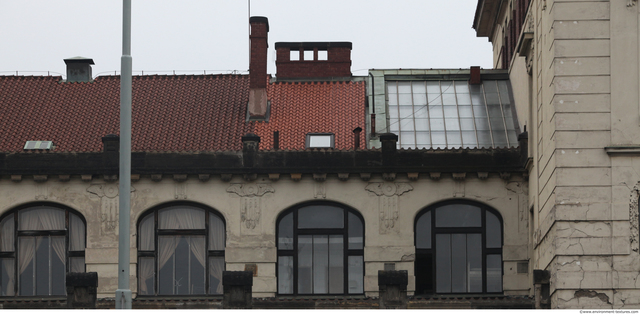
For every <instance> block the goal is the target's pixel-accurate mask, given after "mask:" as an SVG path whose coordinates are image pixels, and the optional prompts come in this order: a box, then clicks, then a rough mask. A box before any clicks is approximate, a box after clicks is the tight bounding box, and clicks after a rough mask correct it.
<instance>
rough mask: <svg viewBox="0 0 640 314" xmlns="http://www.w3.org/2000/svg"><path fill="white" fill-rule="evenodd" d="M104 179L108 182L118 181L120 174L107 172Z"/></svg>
mask: <svg viewBox="0 0 640 314" xmlns="http://www.w3.org/2000/svg"><path fill="white" fill-rule="evenodd" d="M103 179H104V181H106V182H116V181H118V175H117V174H111V175H109V174H105V175H104V176H103Z"/></svg>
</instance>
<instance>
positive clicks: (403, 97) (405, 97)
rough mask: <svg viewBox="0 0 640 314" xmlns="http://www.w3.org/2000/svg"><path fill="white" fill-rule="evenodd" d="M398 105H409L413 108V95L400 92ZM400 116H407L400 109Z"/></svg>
mask: <svg viewBox="0 0 640 314" xmlns="http://www.w3.org/2000/svg"><path fill="white" fill-rule="evenodd" d="M398 105H399V106H400V108H402V107H409V108H413V107H412V105H413V97H411V94H399V95H398ZM400 116H401V117H405V116H403V115H402V111H400Z"/></svg>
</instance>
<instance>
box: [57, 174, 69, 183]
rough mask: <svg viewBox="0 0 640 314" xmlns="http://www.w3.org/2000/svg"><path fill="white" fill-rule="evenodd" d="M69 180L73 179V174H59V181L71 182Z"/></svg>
mask: <svg viewBox="0 0 640 314" xmlns="http://www.w3.org/2000/svg"><path fill="white" fill-rule="evenodd" d="M69 180H71V175H68V174H60V175H58V181H60V182H69Z"/></svg>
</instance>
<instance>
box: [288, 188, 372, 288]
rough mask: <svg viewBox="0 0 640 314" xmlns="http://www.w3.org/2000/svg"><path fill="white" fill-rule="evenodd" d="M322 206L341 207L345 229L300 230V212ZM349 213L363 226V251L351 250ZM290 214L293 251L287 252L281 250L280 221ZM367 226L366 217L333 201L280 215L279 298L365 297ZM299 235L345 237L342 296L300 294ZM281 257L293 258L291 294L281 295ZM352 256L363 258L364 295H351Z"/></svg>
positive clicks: (306, 205) (313, 204)
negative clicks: (350, 264) (350, 268)
mask: <svg viewBox="0 0 640 314" xmlns="http://www.w3.org/2000/svg"><path fill="white" fill-rule="evenodd" d="M322 205H326V206H333V207H339V208H341V209H342V210H343V214H344V225H343V228H313V229H312V228H303V229H300V228H298V211H299V210H300V209H302V208H306V207H308V206H322ZM349 213H351V214H353V215H354V216H355V217H356V218H358V219H359V220H360V223H361V224H362V249H349V220H348V219H349ZM289 214H293V217H292V220H293V226H292V228H293V244H292V245H293V249H291V250H287V249H280V248H279V236H280V221H281V220H282V219H284V218H285V217H287V216H288V215H289ZM365 228H366V226H365V223H364V217H363V216H362V215H361V214H360V213H359V212H358V211H357V210H355V209H353V208H351V207H349V206H346V205H344V204H340V203H337V202H331V201H312V202H305V203H302V204H298V205H296V206H294V207H292V208H289V209H287V210H284V211H283V212H281V213H280V214H279V215H278V218H277V219H276V251H277V254H276V255H277V256H276V294H277V295H279V296H329V295H351V296H354V295H364V273H365V264H364V248H365V246H366V244H365V234H366V230H365ZM299 235H343V271H344V273H343V279H344V286H343V293H342V294H335V293H333V294H332V293H326V294H319V293H298V254H297V252H298V236H299ZM281 256H291V257H292V258H293V276H292V280H293V292H292V293H290V294H283V293H280V291H279V288H280V287H279V281H278V278H279V268H280V267H279V266H280V265H279V258H280V257H281ZM350 256H361V257H362V261H363V265H362V274H361V275H362V278H363V287H362V293H354V294H350V293H349V286H348V284H349V264H348V262H349V257H350Z"/></svg>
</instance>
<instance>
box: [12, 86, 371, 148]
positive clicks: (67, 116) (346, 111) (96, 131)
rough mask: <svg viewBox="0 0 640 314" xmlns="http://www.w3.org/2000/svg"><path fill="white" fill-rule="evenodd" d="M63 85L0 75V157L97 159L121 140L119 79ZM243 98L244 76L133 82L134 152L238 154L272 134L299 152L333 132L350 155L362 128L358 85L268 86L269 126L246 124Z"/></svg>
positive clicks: (265, 143)
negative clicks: (108, 143) (39, 154)
mask: <svg viewBox="0 0 640 314" xmlns="http://www.w3.org/2000/svg"><path fill="white" fill-rule="evenodd" d="M61 81H62V78H61V77H59V76H58V77H55V76H44V77H35V76H0V113H1V119H0V152H21V151H23V147H24V145H25V143H26V141H29V140H32V141H53V143H54V144H55V145H56V149H55V152H97V151H102V149H103V148H102V140H101V139H102V137H103V136H105V135H107V134H119V133H120V130H119V108H120V96H119V90H120V78H119V77H118V76H99V77H97V78H96V79H95V80H94V81H93V82H90V83H62V82H61ZM248 95H249V76H246V75H184V76H176V75H173V76H157V75H153V76H134V78H133V127H132V132H133V133H132V142H133V143H132V150H133V151H183V152H187V151H217V150H240V149H242V142H241V140H240V138H241V137H242V136H243V135H245V134H247V133H256V134H258V135H259V136H260V137H262V142H261V144H260V147H261V149H271V148H272V146H273V131H276V130H279V131H280V143H281V145H280V148H281V149H303V148H304V143H305V135H306V133H308V132H331V133H335V134H336V148H352V147H353V133H352V130H353V129H354V128H356V127H358V126H359V127H361V128H364V82H358V83H351V82H347V83H302V84H289V83H275V84H270V85H269V87H268V97H269V99H270V100H271V106H272V107H271V119H270V122H269V123H264V122H250V123H247V122H245V121H246V107H247V102H248ZM305 108H306V109H305ZM361 143H362V147H364V135H363V138H362V139H361Z"/></svg>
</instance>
